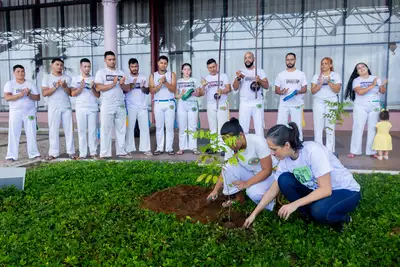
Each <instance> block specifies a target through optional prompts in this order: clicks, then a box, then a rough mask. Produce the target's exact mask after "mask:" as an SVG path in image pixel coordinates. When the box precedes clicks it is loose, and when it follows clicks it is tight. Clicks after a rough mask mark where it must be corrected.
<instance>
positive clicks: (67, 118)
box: [42, 58, 76, 160]
mask: <svg viewBox="0 0 400 267" xmlns="http://www.w3.org/2000/svg"><path fill="white" fill-rule="evenodd" d="M63 70H64V61H63V60H62V59H60V58H55V59H53V60H52V61H51V73H50V74H49V75H47V76H46V77H44V79H43V80H42V94H43V96H44V97H47V98H48V100H47V103H48V120H49V142H50V147H49V157H48V159H49V160H52V159H55V158H57V157H58V156H59V155H60V147H59V140H60V136H59V134H60V123H61V122H62V125H63V129H64V134H65V142H66V147H67V153H68V154H69V157H70V158H71V159H76V157H75V146H74V133H73V125H72V110H71V101H70V99H69V97H70V95H71V88H70V85H71V78H70V77H69V76H67V75H66V74H64V73H63Z"/></svg>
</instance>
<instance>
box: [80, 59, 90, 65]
mask: <svg viewBox="0 0 400 267" xmlns="http://www.w3.org/2000/svg"><path fill="white" fill-rule="evenodd" d="M82 63H90V60H89V59H87V58H82V59H81V62H80V64H82Z"/></svg>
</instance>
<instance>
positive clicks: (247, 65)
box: [244, 61, 254, 68]
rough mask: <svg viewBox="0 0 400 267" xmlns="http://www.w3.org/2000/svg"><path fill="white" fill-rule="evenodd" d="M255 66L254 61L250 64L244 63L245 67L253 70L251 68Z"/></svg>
mask: <svg viewBox="0 0 400 267" xmlns="http://www.w3.org/2000/svg"><path fill="white" fill-rule="evenodd" d="M253 64H254V61H252V62H250V63H247V62H245V63H244V65H245V66H246V68H251V67H253Z"/></svg>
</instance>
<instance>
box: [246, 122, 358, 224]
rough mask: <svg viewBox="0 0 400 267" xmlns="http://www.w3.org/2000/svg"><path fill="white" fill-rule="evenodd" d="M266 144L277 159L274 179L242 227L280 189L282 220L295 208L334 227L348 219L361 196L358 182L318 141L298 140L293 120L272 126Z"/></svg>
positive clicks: (253, 217) (252, 219) (251, 219)
mask: <svg viewBox="0 0 400 267" xmlns="http://www.w3.org/2000/svg"><path fill="white" fill-rule="evenodd" d="M267 143H268V146H269V148H270V150H271V154H272V155H274V156H275V157H277V158H278V159H279V160H280V162H279V164H278V169H277V171H276V174H275V182H274V183H273V184H272V186H271V188H270V189H269V190H268V191H267V192H266V193H265V195H264V196H263V198H262V200H261V202H260V203H259V204H258V206H257V207H256V208H255V210H254V211H253V213H252V214H251V215H250V216H249V217H248V218H247V219H246V221H245V223H244V225H243V226H244V227H249V226H250V225H251V224H252V223H253V221H254V220H255V218H256V216H257V214H258V213H260V212H261V211H262V210H263V209H264V207H265V206H267V205H268V204H269V203H270V202H271V201H273V200H274V199H275V198H276V196H277V195H278V193H279V191H281V192H282V194H283V195H284V196H285V197H286V199H287V200H289V201H290V204H287V205H283V206H282V207H281V208H280V209H279V211H278V216H279V217H281V218H283V219H285V220H287V219H288V218H289V216H290V214H292V213H293V212H294V211H296V210H297V209H298V210H299V212H300V213H301V214H302V215H304V216H306V217H309V218H310V219H313V220H315V221H317V222H319V223H322V224H329V225H331V226H332V227H334V228H335V229H337V230H341V229H342V227H343V224H344V223H348V222H350V221H351V217H350V215H349V214H348V213H350V212H352V211H354V210H355V208H356V207H357V205H358V203H359V201H360V199H361V195H360V185H359V184H358V183H357V182H356V180H355V179H354V178H353V175H352V174H351V172H350V171H349V170H348V169H346V168H345V167H344V166H343V165H342V164H341V163H340V161H339V159H338V158H336V157H335V156H334V155H333V154H332V153H331V152H329V151H328V149H327V148H326V147H325V146H323V145H321V144H318V143H316V142H313V141H308V142H301V141H300V139H299V131H298V128H297V125H296V124H295V123H294V122H291V123H289V125H288V126H286V125H275V126H274V127H272V128H271V129H270V130H269V131H268V133H267Z"/></svg>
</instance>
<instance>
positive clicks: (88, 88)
mask: <svg viewBox="0 0 400 267" xmlns="http://www.w3.org/2000/svg"><path fill="white" fill-rule="evenodd" d="M76 87H81V82H78V83H77V85H76ZM84 89H87V90H91V88H90V83H87V82H85V87H84Z"/></svg>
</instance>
